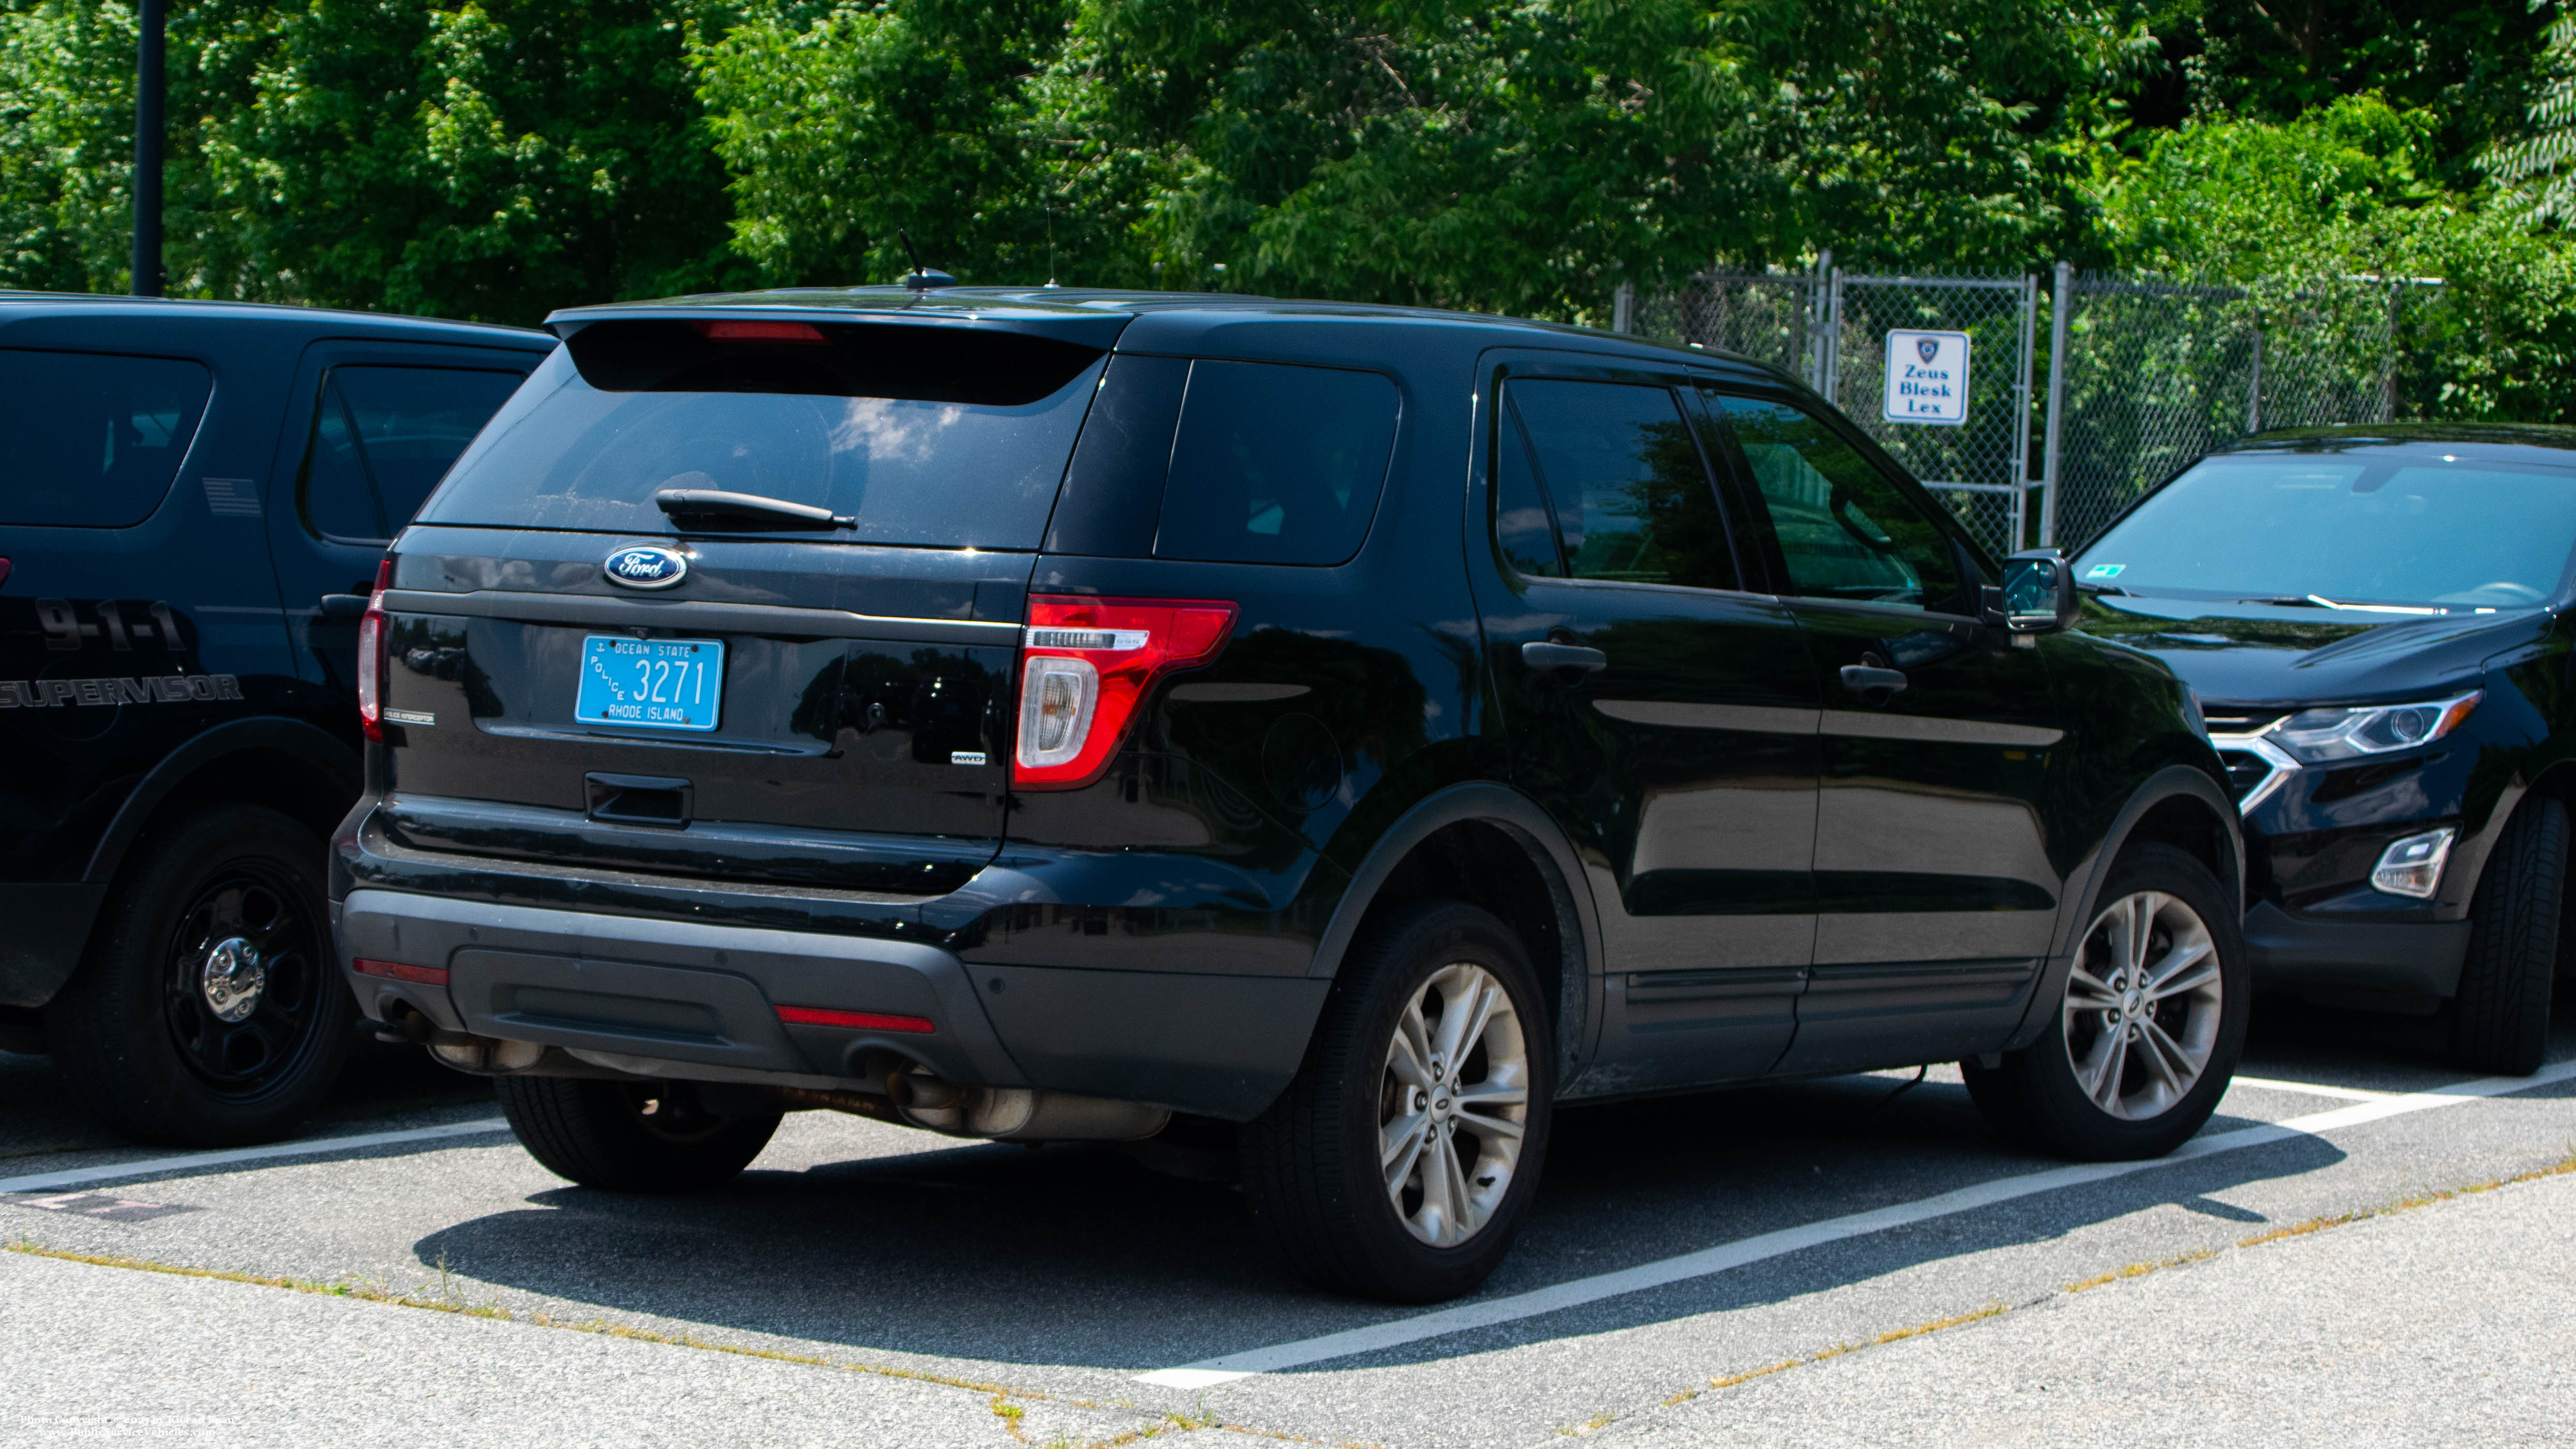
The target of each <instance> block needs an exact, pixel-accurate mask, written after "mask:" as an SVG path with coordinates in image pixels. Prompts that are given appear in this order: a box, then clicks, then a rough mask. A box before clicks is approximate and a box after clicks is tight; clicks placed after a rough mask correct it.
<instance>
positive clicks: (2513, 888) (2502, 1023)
mask: <svg viewBox="0 0 2576 1449" xmlns="http://www.w3.org/2000/svg"><path fill="white" fill-rule="evenodd" d="M2566 888H2567V807H2566V806H2564V805H2561V804H2560V803H2558V802H2557V801H2555V800H2529V801H2525V802H2524V804H2523V806H2522V808H2521V809H2519V810H2516V811H2515V812H2513V819H2511V820H2510V821H2507V822H2506V823H2505V828H2504V838H2503V839H2502V840H2499V841H2497V842H2496V848H2495V853H2494V854H2493V855H2490V856H2488V857H2487V867H2486V874H2485V875H2483V876H2481V877H2480V878H2479V880H2478V893H2477V896H2476V898H2475V899H2474V900H2472V901H2471V902H2470V904H2469V920H2470V922H2471V924H2470V927H2469V952H2468V958H2467V959H2466V960H2464V961H2462V962H2461V963H2460V994H2459V996H2458V997H2457V998H2456V999H2455V1000H2454V1001H2453V1003H2452V1006H2451V1060H2452V1061H2453V1062H2455V1063H2457V1064H2459V1065H2460V1066H2462V1067H2466V1068H2468V1069H2469V1070H2471V1071H2478V1072H2492V1073H2495V1074H2497V1075H2499V1076H2516V1077H2521V1076H2529V1075H2530V1074H2531V1073H2533V1072H2536V1071H2538V1070H2540V1062H2541V1058H2542V1057H2543V1056H2544V1055H2546V1054H2547V1051H2548V1047H2549V989H2550V984H2551V978H2552V977H2553V976H2555V975H2556V974H2557V966H2558V925H2559V916H2560V910H2561V907H2562V906H2563V904H2564V900H2563V898H2564V896H2565V894H2566Z"/></svg>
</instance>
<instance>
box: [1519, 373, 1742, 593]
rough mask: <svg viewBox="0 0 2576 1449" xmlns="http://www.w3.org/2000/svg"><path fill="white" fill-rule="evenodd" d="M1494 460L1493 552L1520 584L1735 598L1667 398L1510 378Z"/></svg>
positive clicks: (1712, 500)
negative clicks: (1646, 587) (1563, 583)
mask: <svg viewBox="0 0 2576 1449" xmlns="http://www.w3.org/2000/svg"><path fill="white" fill-rule="evenodd" d="M1494 450H1495V451H1494V470H1495V490H1494V492H1495V510H1496V511H1495V516H1494V532H1495V540H1496V542H1497V543H1499V544H1500V545H1501V547H1502V551H1503V556H1504V557H1505V559H1507V560H1508V561H1509V562H1510V563H1511V565H1512V567H1513V568H1515V569H1517V570H1519V571H1520V572H1521V573H1523V574H1525V575H1530V576H1533V577H1542V578H1577V579H1604V580H1611V581H1616V582H1621V583H1638V584H1680V585H1684V586H1687V587H1692V588H1702V589H1732V588H1735V587H1737V575H1736V569H1735V555H1734V552H1733V550H1732V549H1731V548H1730V547H1729V545H1728V541H1727V534H1726V522H1725V516H1724V515H1723V514H1721V513H1720V512H1719V511H1718V505H1717V494H1716V492H1715V490H1714V489H1713V488H1712V486H1711V484H1710V481H1709V475H1708V470H1707V465H1706V464H1705V463H1704V462H1703V461H1702V459H1701V456H1700V450H1699V444H1698V442H1697V440H1696V439H1695V438H1694V436H1693V432H1692V428H1691V425H1690V422H1689V420H1688V419H1687V418H1686V417H1685V416H1684V415H1683V413H1682V411H1681V408H1680V406H1679V404H1678V403H1677V402H1676V400H1675V399H1674V397H1673V394H1672V392H1671V391H1670V390H1669V389H1666V388H1660V387H1646V386H1641V385H1638V384H1634V383H1617V382H1576V381H1566V380H1558V379H1553V378H1532V377H1516V378H1512V379H1510V380H1509V381H1508V382H1506V383H1505V384H1504V385H1503V405H1502V411H1501V415H1500V417H1499V419H1498V436H1497V437H1496V439H1495V442H1494Z"/></svg>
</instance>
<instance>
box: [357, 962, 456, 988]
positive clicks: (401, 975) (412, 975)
mask: <svg viewBox="0 0 2576 1449" xmlns="http://www.w3.org/2000/svg"><path fill="white" fill-rule="evenodd" d="M349 964H350V965H351V966H353V967H355V968H357V972H358V974H359V975H361V976H381V977H383V978H385V979H386V980H388V981H410V982H415V983H417V984H419V985H422V986H445V985H446V984H447V968H446V967H444V966H408V965H405V964H403V963H402V962H400V961H370V960H368V959H367V958H366V957H364V956H361V957H359V958H358V959H356V960H354V961H351V962H350V963H349Z"/></svg>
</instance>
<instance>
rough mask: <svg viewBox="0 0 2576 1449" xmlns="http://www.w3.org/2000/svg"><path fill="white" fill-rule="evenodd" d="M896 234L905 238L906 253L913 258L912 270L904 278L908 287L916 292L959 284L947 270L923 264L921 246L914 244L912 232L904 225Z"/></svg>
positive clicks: (898, 228)
mask: <svg viewBox="0 0 2576 1449" xmlns="http://www.w3.org/2000/svg"><path fill="white" fill-rule="evenodd" d="M894 234H895V235H896V236H899V237H901V238H903V249H904V253H905V254H906V255H908V256H910V257H911V258H912V270H911V272H909V273H907V274H906V275H905V277H904V279H903V284H904V286H905V287H906V288H908V289H910V290H912V291H915V292H928V291H932V290H934V289H936V288H940V287H953V286H956V285H957V279H956V278H955V277H952V276H950V275H948V274H947V273H946V272H934V271H932V270H931V269H930V268H928V267H925V266H923V265H922V264H921V248H919V247H917V246H914V245H913V244H912V233H910V232H908V231H905V230H904V229H903V228H902V227H896V228H895V229H894Z"/></svg>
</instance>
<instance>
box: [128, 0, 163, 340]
mask: <svg viewBox="0 0 2576 1449" xmlns="http://www.w3.org/2000/svg"><path fill="white" fill-rule="evenodd" d="M137 9H138V10H139V12H140V15H139V18H140V19H141V21H142V26H141V29H142V38H141V39H140V41H139V42H138V43H137V44H136V46H135V55H134V265H133V273H134V282H133V292H134V295H135V296H138V297H158V296H160V295H161V99H162V94H161V93H162V89H163V76H162V44H161V30H162V21H163V19H164V18H165V11H166V9H167V5H166V0H139V3H138V6H137Z"/></svg>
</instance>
